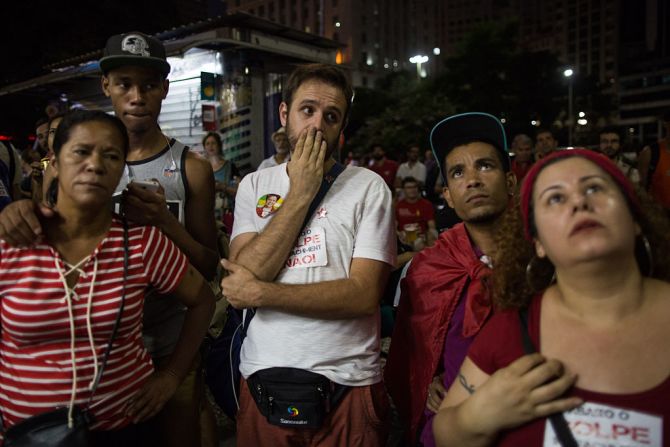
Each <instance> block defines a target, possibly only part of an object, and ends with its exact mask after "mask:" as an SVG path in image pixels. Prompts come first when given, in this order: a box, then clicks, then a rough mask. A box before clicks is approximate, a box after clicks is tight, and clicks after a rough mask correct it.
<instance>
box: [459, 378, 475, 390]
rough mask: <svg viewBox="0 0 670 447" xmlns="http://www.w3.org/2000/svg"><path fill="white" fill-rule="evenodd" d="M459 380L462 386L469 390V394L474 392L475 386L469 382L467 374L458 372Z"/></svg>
mask: <svg viewBox="0 0 670 447" xmlns="http://www.w3.org/2000/svg"><path fill="white" fill-rule="evenodd" d="M458 382H459V383H460V384H461V386H462V387H463V388H465V391H467V392H468V394H474V392H475V386H474V385H470V384H469V383H468V380H467V379H466V378H465V376H464V375H463V374H462V373H458Z"/></svg>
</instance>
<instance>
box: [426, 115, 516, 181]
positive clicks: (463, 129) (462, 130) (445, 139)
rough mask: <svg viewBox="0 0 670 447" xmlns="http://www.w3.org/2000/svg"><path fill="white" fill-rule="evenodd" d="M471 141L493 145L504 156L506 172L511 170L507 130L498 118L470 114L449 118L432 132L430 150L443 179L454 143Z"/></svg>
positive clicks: (437, 125) (438, 124) (444, 178)
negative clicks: (445, 165) (446, 162)
mask: <svg viewBox="0 0 670 447" xmlns="http://www.w3.org/2000/svg"><path fill="white" fill-rule="evenodd" d="M469 139H472V140H473V141H474V140H480V141H484V142H487V143H490V144H492V145H493V146H494V147H495V148H496V149H497V150H498V151H500V152H501V153H502V154H503V157H502V159H503V161H504V163H505V164H506V166H503V167H504V168H505V170H509V168H510V159H509V153H508V152H507V137H506V136H505V129H504V128H503V125H502V123H501V122H500V120H499V119H498V118H496V117H495V116H493V115H490V114H488V113H483V112H468V113H461V114H458V115H452V116H449V117H447V118H445V119H443V120H442V121H440V122H439V123H437V124H436V125H435V127H433V130H432V131H431V132H430V148H431V149H432V151H433V155H434V156H435V160H436V161H437V162H438V166H439V167H440V172H442V179H443V180H444V181H445V185H446V176H445V173H444V172H443V167H444V160H445V158H446V156H447V154H448V153H449V151H451V150H452V149H453V148H454V145H453V143H454V142H457V141H467V140H469Z"/></svg>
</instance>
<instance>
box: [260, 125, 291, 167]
mask: <svg viewBox="0 0 670 447" xmlns="http://www.w3.org/2000/svg"><path fill="white" fill-rule="evenodd" d="M272 144H273V145H274V147H275V154H274V155H271V156H270V157H268V158H266V159H265V160H263V161H261V164H259V165H258V169H257V170H258V171H260V170H261V169H265V168H271V167H272V166H277V165H280V164H282V163H286V162H287V161H288V159H289V156H290V149H291V144H290V143H289V141H288V136H287V135H286V130H285V129H284V127H283V126H282V127H280V128H279V129H277V131H275V132H274V133H273V134H272Z"/></svg>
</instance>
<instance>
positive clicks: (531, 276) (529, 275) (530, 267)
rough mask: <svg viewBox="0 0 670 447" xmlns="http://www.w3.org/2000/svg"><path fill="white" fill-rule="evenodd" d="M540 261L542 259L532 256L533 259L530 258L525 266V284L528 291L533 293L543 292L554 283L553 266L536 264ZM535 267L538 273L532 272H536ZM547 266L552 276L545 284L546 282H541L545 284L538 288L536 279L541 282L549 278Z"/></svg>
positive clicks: (554, 273)
mask: <svg viewBox="0 0 670 447" xmlns="http://www.w3.org/2000/svg"><path fill="white" fill-rule="evenodd" d="M541 259H543V258H539V257H538V256H537V255H533V257H532V258H530V260H529V261H528V264H526V284H528V286H529V287H530V289H531V290H532V291H533V292H535V293H537V292H541V291H543V290H544V289H546V288H547V287H549V286H550V285H551V284H553V283H554V282H555V281H556V269H555V268H554V266H553V265H551V263H549V262H547V264H549V265H546V264H545V265H541V264H538V263H539V262H540V260H541ZM536 266H537V267H539V270H540V271H539V272H534V270H537V268H536ZM549 266H550V268H551V271H552V275H551V277H550V278H549V281H548V282H547V280H546V279H544V280H543V282H544V283H545V284H540V286H539V287H538V284H537V283H538V281H537V278H539V279H540V280H542V279H543V277H547V276H549V275H548V274H549V271H550V270H549ZM542 270H544V271H542Z"/></svg>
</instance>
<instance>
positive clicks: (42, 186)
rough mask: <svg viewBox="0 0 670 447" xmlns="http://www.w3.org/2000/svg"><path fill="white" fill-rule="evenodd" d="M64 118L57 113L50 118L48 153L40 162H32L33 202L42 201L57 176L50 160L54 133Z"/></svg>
mask: <svg viewBox="0 0 670 447" xmlns="http://www.w3.org/2000/svg"><path fill="white" fill-rule="evenodd" d="M62 119H63V114H62V113H61V114H57V115H54V116H53V117H51V118H49V121H48V123H47V153H46V155H45V156H44V157H43V158H42V159H41V160H39V161H38V162H33V164H32V168H33V170H32V174H31V176H30V179H31V180H30V195H31V197H32V200H33V202H35V203H40V202H42V200H43V198H44V196H45V195H46V192H47V190H48V188H49V186H50V185H51V181H52V180H53V178H54V176H55V170H54V169H53V167H51V166H50V165H49V160H51V158H52V157H53V154H54V149H53V142H54V135H55V134H56V129H58V125H59V124H60V122H61V120H62Z"/></svg>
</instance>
